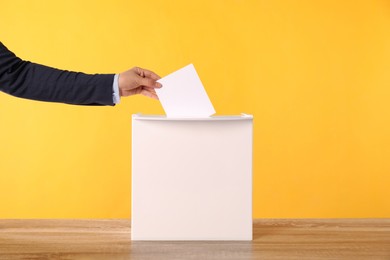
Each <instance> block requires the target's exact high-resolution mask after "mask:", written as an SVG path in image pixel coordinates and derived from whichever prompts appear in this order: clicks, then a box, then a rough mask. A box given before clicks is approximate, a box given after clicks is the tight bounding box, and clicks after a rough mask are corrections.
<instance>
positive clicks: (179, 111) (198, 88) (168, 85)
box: [156, 64, 215, 117]
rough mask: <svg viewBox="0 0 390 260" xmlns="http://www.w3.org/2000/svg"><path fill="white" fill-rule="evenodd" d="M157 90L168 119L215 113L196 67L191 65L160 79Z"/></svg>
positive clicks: (204, 115)
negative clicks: (160, 86)
mask: <svg viewBox="0 0 390 260" xmlns="http://www.w3.org/2000/svg"><path fill="white" fill-rule="evenodd" d="M158 82H160V83H161V84H162V85H163V87H162V88H160V89H156V93H157V96H158V98H159V99H160V102H161V105H162V106H163V108H164V111H165V113H166V114H167V117H208V116H211V115H213V114H214V113H215V110H214V107H213V105H212V104H211V101H210V99H209V97H208V96H207V93H206V91H205V89H204V87H203V85H202V82H201V81H200V78H199V76H198V74H197V73H196V70H195V68H194V65H192V64H190V65H188V66H186V67H184V68H181V69H179V70H178V71H175V72H173V73H172V74H169V75H168V76H166V77H164V78H162V79H159V80H158Z"/></svg>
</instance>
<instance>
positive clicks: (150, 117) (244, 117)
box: [133, 113, 253, 121]
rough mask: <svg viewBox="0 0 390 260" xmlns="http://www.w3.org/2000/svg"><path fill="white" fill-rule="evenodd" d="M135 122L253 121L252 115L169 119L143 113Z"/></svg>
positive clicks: (134, 117)
mask: <svg viewBox="0 0 390 260" xmlns="http://www.w3.org/2000/svg"><path fill="white" fill-rule="evenodd" d="M133 120H155V121H234V120H253V116H252V115H248V114H244V113H242V114H241V115H223V116H222V115H221V116H209V117H167V116H165V115H144V114H141V113H138V114H133Z"/></svg>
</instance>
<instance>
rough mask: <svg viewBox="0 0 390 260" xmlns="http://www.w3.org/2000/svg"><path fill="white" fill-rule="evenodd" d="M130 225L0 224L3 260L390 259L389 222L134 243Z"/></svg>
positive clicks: (291, 226) (262, 222)
mask: <svg viewBox="0 0 390 260" xmlns="http://www.w3.org/2000/svg"><path fill="white" fill-rule="evenodd" d="M130 231H131V229H130V220H127V219H126V220H123V219H121V220H117V219H113V220H81V219H76V220H51V219H50V220H0V259H7V260H8V259H30V260H33V259H97V260H100V259H114V260H115V259H170V260H175V259H235V260H236V259H237V260H239V259H370V260H371V259H387V260H390V219H257V220H255V221H254V240H253V241H249V242H239V241H177V242H171V241H169V242H141V241H138V242H132V241H131V240H130Z"/></svg>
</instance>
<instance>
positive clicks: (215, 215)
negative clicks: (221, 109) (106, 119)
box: [131, 114, 253, 240]
mask: <svg viewBox="0 0 390 260" xmlns="http://www.w3.org/2000/svg"><path fill="white" fill-rule="evenodd" d="M252 129H253V117H252V116H250V115H245V114H243V115H239V116H213V117H205V118H169V117H165V116H152V115H141V114H137V115H133V117H132V185H131V186H132V212H131V238H132V240H252V150H253V148H252V147H253V145H252V139H253V131H252Z"/></svg>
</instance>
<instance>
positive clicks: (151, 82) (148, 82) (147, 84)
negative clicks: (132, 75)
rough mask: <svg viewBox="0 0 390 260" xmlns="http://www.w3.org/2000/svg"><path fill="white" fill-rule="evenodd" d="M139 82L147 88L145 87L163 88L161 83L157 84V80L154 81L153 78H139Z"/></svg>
mask: <svg viewBox="0 0 390 260" xmlns="http://www.w3.org/2000/svg"><path fill="white" fill-rule="evenodd" d="M138 80H139V81H138V82H139V85H140V86H145V87H149V88H161V87H162V85H161V83H159V82H156V80H155V79H152V78H148V77H145V78H143V77H141V76H139V79H138Z"/></svg>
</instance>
